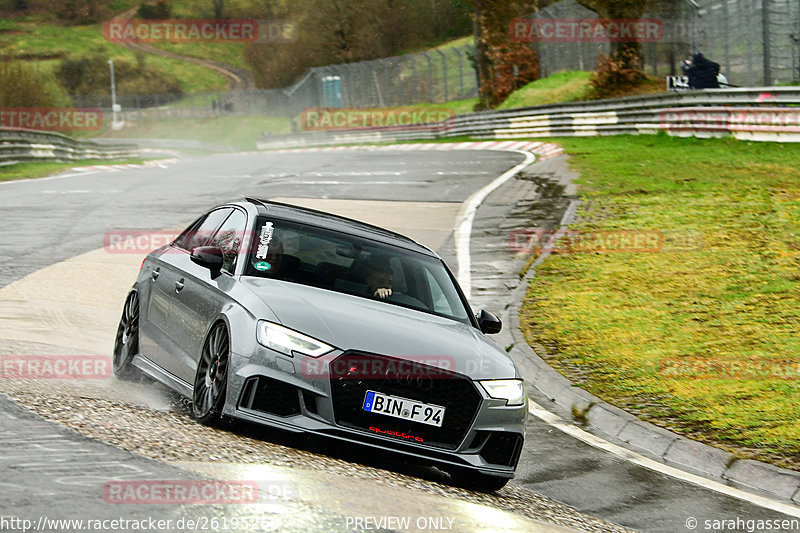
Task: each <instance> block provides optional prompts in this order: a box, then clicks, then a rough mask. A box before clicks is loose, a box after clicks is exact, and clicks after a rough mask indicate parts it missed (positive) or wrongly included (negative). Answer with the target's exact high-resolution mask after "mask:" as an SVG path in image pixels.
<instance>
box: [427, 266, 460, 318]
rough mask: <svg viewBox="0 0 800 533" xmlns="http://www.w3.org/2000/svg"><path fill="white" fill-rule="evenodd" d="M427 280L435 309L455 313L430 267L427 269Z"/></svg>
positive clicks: (445, 312)
mask: <svg viewBox="0 0 800 533" xmlns="http://www.w3.org/2000/svg"><path fill="white" fill-rule="evenodd" d="M425 280H426V281H427V282H428V287H429V288H430V291H431V298H432V299H433V310H434V311H435V312H436V313H441V314H443V315H448V316H452V315H453V314H454V313H453V307H452V306H451V305H450V302H448V301H447V297H446V296H445V294H444V291H443V290H442V288H441V286H440V285H439V282H438V281H436V278H434V277H433V274H431V273H430V271H429V270H428V269H425Z"/></svg>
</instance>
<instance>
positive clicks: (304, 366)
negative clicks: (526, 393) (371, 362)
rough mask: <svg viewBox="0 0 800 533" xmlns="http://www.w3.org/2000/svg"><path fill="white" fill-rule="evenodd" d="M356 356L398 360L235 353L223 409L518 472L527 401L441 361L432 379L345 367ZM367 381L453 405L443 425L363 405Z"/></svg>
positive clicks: (426, 458) (412, 453)
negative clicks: (507, 397)
mask: <svg viewBox="0 0 800 533" xmlns="http://www.w3.org/2000/svg"><path fill="white" fill-rule="evenodd" d="M352 357H360V358H380V359H381V360H396V359H395V358H390V357H387V356H381V355H375V354H363V353H356V352H344V353H342V352H336V353H334V354H331V355H330V357H327V359H326V360H319V359H312V358H306V357H304V356H297V357H295V358H292V357H287V356H285V355H282V354H279V353H277V352H274V351H272V350H269V349H267V348H264V347H261V346H259V347H258V348H257V350H256V353H255V354H254V355H253V356H250V357H246V356H242V355H237V354H232V357H231V366H230V373H229V378H228V392H227V398H226V403H225V408H224V411H223V412H224V414H225V415H228V416H230V417H233V418H238V419H241V420H246V421H250V422H255V423H259V424H264V425H268V426H272V427H276V428H281V429H284V430H288V431H292V432H304V433H310V434H316V435H320V436H324V437H329V438H333V439H337V440H339V441H344V442H348V443H352V444H359V445H364V446H369V447H374V448H379V449H382V450H391V451H393V452H397V453H400V454H403V455H405V456H407V457H411V458H415V459H417V460H420V461H423V462H430V463H432V464H437V465H441V466H455V467H462V468H470V469H474V470H476V471H479V472H481V473H483V474H488V475H493V476H498V477H508V478H511V477H513V476H514V470H515V468H516V465H517V462H518V460H519V455H520V452H521V450H522V444H523V439H524V434H525V422H526V416H527V410H526V408H525V406H524V405H522V406H513V407H509V406H507V405H505V401H504V400H496V399H492V398H490V397H488V395H487V394H486V392H485V391H484V390H483V388H482V387H479V386H477V385H476V384H475V383H474V382H473V381H472V380H470V379H469V378H467V377H466V376H463V375H460V374H455V373H449V374H451V375H441V372H442V371H440V370H439V369H433V372H434V374H433V375H434V376H435V377H434V378H432V379H416V378H419V376H413V377H414V378H415V379H409V376H391V377H390V378H386V376H385V375H381V376H372V377H371V376H367V375H364V374H363V373H361V374H358V375H355V376H352V375H351V376H348V375H342V372H341V369H342V368H348V367H349V366H351V365H346V364H345V365H343V364H341V363H343V362H344V363H351V362H352ZM309 360H310V361H309ZM337 361H338V363H339V364H336V362H337ZM428 377H430V376H428ZM395 378H397V379H395ZM367 389H369V390H376V391H378V392H383V393H385V394H391V395H396V396H401V397H405V398H411V399H414V400H418V401H422V402H425V403H433V404H436V405H444V406H446V407H447V410H446V413H445V417H444V422H443V424H442V427H441V428H436V427H433V426H424V425H422V424H419V423H415V422H409V421H405V420H400V419H396V418H391V417H388V416H385V415H379V414H374V413H367V412H364V411H362V410H361V409H360V405H361V402H363V397H364V396H363V394H364V391H366V390H367Z"/></svg>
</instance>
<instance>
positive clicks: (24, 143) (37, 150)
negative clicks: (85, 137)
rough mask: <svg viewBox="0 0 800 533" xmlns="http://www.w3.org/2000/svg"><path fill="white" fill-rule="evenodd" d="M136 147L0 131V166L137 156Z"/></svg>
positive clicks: (60, 135)
mask: <svg viewBox="0 0 800 533" xmlns="http://www.w3.org/2000/svg"><path fill="white" fill-rule="evenodd" d="M136 154H137V148H136V146H132V145H128V144H102V145H101V144H97V143H94V142H91V141H81V140H77V139H73V138H72V137H69V136H67V135H63V134H60V133H52V132H44V131H35V130H25V129H6V128H0V163H6V164H8V163H10V162H17V161H75V160H79V159H126V158H131V157H136Z"/></svg>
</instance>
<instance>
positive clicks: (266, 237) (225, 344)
mask: <svg viewBox="0 0 800 533" xmlns="http://www.w3.org/2000/svg"><path fill="white" fill-rule="evenodd" d="M500 327H501V324H500V321H499V320H498V319H497V318H496V317H495V316H494V315H492V314H491V313H489V312H487V311H481V312H479V313H478V314H477V315H475V314H473V313H472V311H471V310H470V307H469V304H468V302H467V301H466V299H465V298H464V295H463V294H462V292H461V290H460V288H459V286H458V283H457V282H456V280H455V279H454V277H453V274H452V273H451V271H450V270H449V269H448V268H447V266H446V265H445V263H444V261H443V260H442V259H441V258H440V257H439V256H438V255H436V253H434V252H433V251H431V250H430V249H428V248H426V247H425V246H423V245H421V244H418V243H416V242H415V241H413V240H411V239H409V238H408V237H404V236H403V235H400V234H397V233H394V232H391V231H388V230H385V229H382V228H378V227H375V226H371V225H369V224H365V223H363V222H358V221H355V220H351V219H347V218H343V217H340V216H336V215H332V214H329V213H323V212H319V211H314V210H311V209H306V208H301V207H296V206H291V205H286V204H281V203H276V202H269V201H261V200H257V199H252V198H248V199H246V200H245V201H242V202H234V203H231V204H226V205H222V206H220V207H217V208H214V209H212V210H211V211H209V212H208V213H206V214H204V215H203V216H201V217H200V218H199V219H198V220H197V221H196V222H194V223H193V224H192V225H191V226H189V227H188V228H187V229H186V230H185V231H183V233H181V235H180V236H179V237H178V238H177V239H176V240H175V241H174V242H172V243H171V244H170V245H168V246H164V247H162V248H160V249H158V250H156V251H154V252H152V253H151V254H150V255H148V256H147V258H146V259H145V260H144V262H143V264H142V268H141V271H140V272H139V276H138V279H137V280H136V283H135V284H134V286H133V288H132V290H131V292H130V294H129V295H128V297H127V300H126V302H125V306H124V309H123V313H122V318H121V320H120V324H119V328H118V331H117V336H116V343H115V347H114V371H115V373H116V374H117V376H119V377H120V378H123V379H124V378H129V377H131V376H132V375H134V374H135V373H137V372H140V371H141V372H144V373H145V374H147V375H149V376H151V377H152V378H155V379H156V380H158V381H160V382H162V383H164V384H166V385H168V386H169V387H171V388H173V389H175V390H176V391H178V392H179V393H181V394H183V395H186V396H187V397H188V398H190V399H191V403H192V411H193V414H194V416H195V418H196V419H197V420H198V421H199V422H201V423H203V424H214V423H216V422H217V421H218V420H219V419H220V417H232V418H237V419H241V420H245V421H250V422H254V423H257V424H265V425H268V426H272V427H275V428H281V429H284V430H288V431H292V432H305V433H310V434H316V435H322V436H326V437H330V438H334V439H338V440H339V441H343V442H346V443H351V444H354V445H362V446H368V447H370V446H371V447H376V448H381V449H384V450H387V449H388V450H391V451H394V452H397V453H400V454H403V455H405V456H406V457H407V458H410V459H412V460H417V461H422V462H425V463H426V464H431V463H432V464H434V465H436V466H438V467H441V468H442V469H444V470H447V471H449V472H450V473H451V474H452V475H453V476H454V478H456V479H458V480H460V481H461V482H463V483H466V484H468V485H470V486H472V487H475V488H481V489H484V490H496V489H499V488H500V487H502V486H503V485H505V483H506V482H507V481H508V480H509V479H510V478H512V477H513V476H514V470H515V468H516V465H517V461H518V460H519V455H520V451H521V449H522V444H523V438H524V435H525V422H526V412H527V410H526V401H527V400H526V394H525V385H524V382H523V380H522V379H521V378H520V376H519V373H518V372H517V370H516V369H515V367H514V364H513V363H512V361H511V359H510V358H509V356H508V354H506V352H504V351H503V350H501V349H500V348H498V346H497V345H496V344H494V343H493V342H492V341H490V340H489V339H487V337H486V335H487V334H491V333H497V332H498V331H500Z"/></svg>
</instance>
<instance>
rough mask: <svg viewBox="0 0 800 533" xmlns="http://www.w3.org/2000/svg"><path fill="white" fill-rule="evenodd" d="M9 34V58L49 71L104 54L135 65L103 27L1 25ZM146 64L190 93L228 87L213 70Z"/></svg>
mask: <svg viewBox="0 0 800 533" xmlns="http://www.w3.org/2000/svg"><path fill="white" fill-rule="evenodd" d="M0 30H7V31H8V33H6V34H5V35H4V36H3V39H2V53H3V55H4V56H7V57H9V58H15V59H21V60H30V61H35V62H36V63H37V65H39V66H40V67H41V68H43V69H46V70H48V71H52V70H53V69H55V68H56V67H57V65H58V63H59V61H60V60H61V59H63V58H65V57H70V56H76V57H77V56H82V55H87V54H93V53H102V54H103V55H106V56H108V57H109V58H114V59H126V60H128V61H129V62H131V63H134V64H135V63H136V61H137V57H136V54H135V53H134V52H132V51H130V50H128V49H127V48H125V47H123V46H120V45H118V44H115V43H111V42H109V41H108V40H107V39H106V38H105V37H104V36H103V27H102V25H101V24H92V25H87V26H62V25H59V24H53V23H48V22H26V21H19V22H18V21H0ZM144 57H145V61H147V63H148V64H150V65H154V66H156V67H158V68H159V69H161V70H162V71H164V72H169V73H170V74H171V75H172V76H174V77H175V78H176V79H177V80H178V81H179V82H180V84H181V87H182V88H183V90H184V91H185V92H187V93H190V92H202V91H213V90H218V89H223V88H224V87H225V79H224V78H223V77H222V76H221V75H220V74H218V73H216V72H214V71H213V70H210V69H207V68H205V67H201V66H199V65H195V64H193V63H188V62H185V61H180V60H177V59H170V58H167V57H159V56H154V55H146V56H144Z"/></svg>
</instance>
